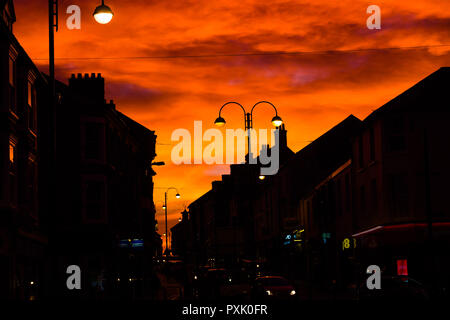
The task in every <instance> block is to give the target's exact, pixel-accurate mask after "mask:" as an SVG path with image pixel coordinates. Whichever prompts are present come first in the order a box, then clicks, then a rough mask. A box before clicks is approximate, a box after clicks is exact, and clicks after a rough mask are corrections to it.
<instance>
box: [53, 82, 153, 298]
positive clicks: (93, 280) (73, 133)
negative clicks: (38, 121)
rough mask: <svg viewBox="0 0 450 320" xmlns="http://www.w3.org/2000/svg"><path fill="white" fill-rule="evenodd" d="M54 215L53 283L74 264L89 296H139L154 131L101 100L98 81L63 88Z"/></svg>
mask: <svg viewBox="0 0 450 320" xmlns="http://www.w3.org/2000/svg"><path fill="white" fill-rule="evenodd" d="M57 92H58V93H59V94H60V96H61V101H60V104H59V105H58V107H57V116H56V119H57V127H56V150H57V166H56V172H57V174H56V176H57V186H58V187H57V191H56V195H55V198H54V199H55V202H56V213H55V215H54V216H53V217H52V219H51V221H50V223H51V232H50V245H51V255H52V257H53V258H54V259H56V260H55V267H56V270H57V271H58V272H55V276H57V278H56V279H54V282H55V283H58V284H60V288H59V289H60V290H56V292H59V291H63V292H65V293H67V290H66V289H65V281H63V280H62V279H64V278H66V274H65V270H66V268H67V266H69V265H71V264H75V265H79V266H80V267H81V270H82V271H83V272H84V276H83V285H82V288H83V290H82V292H81V293H76V294H81V295H84V296H88V297H101V296H104V295H107V296H109V295H118V294H123V295H126V296H129V297H130V296H132V295H142V294H144V292H143V290H144V289H145V288H146V284H145V283H144V282H145V281H146V279H147V278H148V272H150V270H151V263H152V257H153V255H154V252H155V249H156V245H157V244H156V243H155V240H156V237H155V233H156V231H155V208H154V204H153V176H154V175H155V173H154V171H153V170H152V167H151V163H152V160H153V159H154V157H155V142H156V135H155V134H154V131H151V130H148V129H147V128H145V127H144V126H142V125H140V124H139V123H137V122H135V121H134V120H132V119H130V118H129V117H127V116H126V115H124V114H123V113H121V112H119V111H118V110H117V109H116V106H115V104H114V103H113V102H112V101H111V102H106V101H105V99H104V92H105V91H104V79H103V78H102V77H101V75H100V74H92V75H88V74H86V75H84V76H82V75H81V74H78V75H77V76H75V75H72V77H71V78H70V79H69V85H68V86H65V85H63V84H62V83H58V86H57ZM69 294H71V293H69Z"/></svg>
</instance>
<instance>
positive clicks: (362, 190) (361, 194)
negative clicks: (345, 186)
mask: <svg viewBox="0 0 450 320" xmlns="http://www.w3.org/2000/svg"><path fill="white" fill-rule="evenodd" d="M359 199H360V200H359V206H360V209H361V213H362V214H363V213H365V211H366V188H365V187H364V186H361V188H360V189H359Z"/></svg>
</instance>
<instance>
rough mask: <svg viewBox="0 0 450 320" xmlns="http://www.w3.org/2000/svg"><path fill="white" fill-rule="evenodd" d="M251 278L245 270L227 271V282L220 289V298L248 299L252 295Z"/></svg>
mask: <svg viewBox="0 0 450 320" xmlns="http://www.w3.org/2000/svg"><path fill="white" fill-rule="evenodd" d="M250 280H251V277H250V275H249V274H248V273H247V272H245V271H243V270H233V271H227V273H226V281H225V283H224V284H223V285H222V286H221V287H220V296H221V297H224V298H240V299H242V298H248V297H249V296H250V293H251V283H250V282H251V281H250Z"/></svg>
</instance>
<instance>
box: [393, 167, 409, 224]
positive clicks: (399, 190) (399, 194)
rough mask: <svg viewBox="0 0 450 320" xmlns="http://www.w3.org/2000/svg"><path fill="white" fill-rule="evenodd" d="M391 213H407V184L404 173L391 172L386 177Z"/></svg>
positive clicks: (395, 214)
mask: <svg viewBox="0 0 450 320" xmlns="http://www.w3.org/2000/svg"><path fill="white" fill-rule="evenodd" d="M388 183H389V195H390V197H389V200H390V204H389V206H390V209H391V213H392V214H393V215H394V216H400V215H402V214H407V213H408V184H407V175H406V174H405V173H396V174H391V175H389V177H388Z"/></svg>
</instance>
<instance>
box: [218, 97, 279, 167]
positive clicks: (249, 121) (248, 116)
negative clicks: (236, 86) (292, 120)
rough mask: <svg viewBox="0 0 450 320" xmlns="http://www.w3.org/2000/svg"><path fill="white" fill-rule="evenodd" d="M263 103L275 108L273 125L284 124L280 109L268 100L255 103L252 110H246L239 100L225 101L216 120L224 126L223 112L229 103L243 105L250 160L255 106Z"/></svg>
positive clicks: (220, 125) (219, 125) (219, 124)
mask: <svg viewBox="0 0 450 320" xmlns="http://www.w3.org/2000/svg"><path fill="white" fill-rule="evenodd" d="M262 103H266V104H269V105H271V106H272V108H273V109H274V110H275V116H274V117H273V118H272V125H273V126H274V127H279V126H281V125H282V124H283V120H282V119H281V118H280V117H279V116H278V111H277V108H276V107H275V106H274V105H273V104H272V103H270V102H268V101H259V102H257V103H255V105H254V106H253V107H252V109H251V110H250V112H247V111H245V108H244V107H243V106H242V105H241V104H240V103H237V102H234V101H230V102H227V103H225V104H224V105H223V106H222V107H221V108H220V110H219V117H218V118H217V119H216V120H215V121H214V124H215V125H216V126H218V127H223V126H224V125H225V123H226V121H225V119H224V118H222V116H221V113H222V109H223V108H224V107H225V106H227V105H229V104H237V105H238V106H239V107H241V109H242V111H244V126H245V130H248V137H247V143H248V156H249V161H250V155H251V150H250V130H251V129H253V110H254V109H255V107H256V106H257V105H259V104H262Z"/></svg>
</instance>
